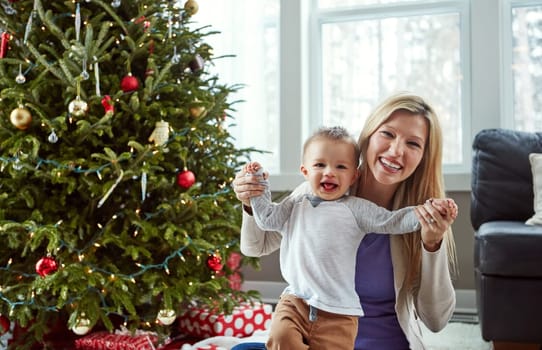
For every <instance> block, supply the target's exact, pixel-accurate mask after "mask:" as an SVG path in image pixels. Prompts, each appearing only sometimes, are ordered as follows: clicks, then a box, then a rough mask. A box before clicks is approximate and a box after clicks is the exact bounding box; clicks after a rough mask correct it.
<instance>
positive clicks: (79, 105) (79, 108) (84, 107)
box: [68, 96, 88, 117]
mask: <svg viewBox="0 0 542 350" xmlns="http://www.w3.org/2000/svg"><path fill="white" fill-rule="evenodd" d="M68 111H69V112H70V114H71V115H73V116H74V117H82V116H84V115H85V114H86V113H87V111H88V104H87V103H86V102H85V101H83V100H81V98H80V97H79V96H77V97H76V98H75V100H73V101H71V102H70V104H69V105H68Z"/></svg>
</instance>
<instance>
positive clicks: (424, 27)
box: [311, 0, 470, 171]
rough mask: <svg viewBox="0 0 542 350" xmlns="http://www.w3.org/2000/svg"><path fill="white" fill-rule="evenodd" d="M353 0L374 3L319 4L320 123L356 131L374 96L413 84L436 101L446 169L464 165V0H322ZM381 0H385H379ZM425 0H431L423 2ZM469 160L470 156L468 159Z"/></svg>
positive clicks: (340, 0)
mask: <svg viewBox="0 0 542 350" xmlns="http://www.w3.org/2000/svg"><path fill="white" fill-rule="evenodd" d="M345 2H348V4H349V5H352V3H355V2H357V3H370V4H373V5H371V6H364V7H359V8H356V7H349V8H348V9H347V10H343V9H341V8H340V7H338V6H336V7H333V10H323V9H316V10H315V11H314V12H315V13H316V14H317V19H316V22H317V26H318V27H317V28H316V29H315V30H313V32H315V33H320V34H321V35H320V37H317V38H316V39H315V41H317V40H319V41H320V50H319V51H316V52H315V54H314V55H312V56H314V57H319V58H320V57H321V60H318V59H316V60H314V61H315V62H316V64H318V63H320V64H321V67H320V68H319V72H318V73H317V74H316V76H320V77H321V79H320V82H319V83H318V82H317V83H315V84H314V85H319V86H321V92H318V93H319V94H320V96H321V98H320V99H318V98H312V101H319V100H321V101H322V106H321V112H315V113H311V115H312V116H315V118H313V121H312V124H314V125H311V127H312V128H314V127H317V126H318V124H325V125H336V124H341V125H344V126H346V127H347V128H348V129H349V130H351V132H352V133H353V134H354V135H358V134H359V132H360V131H361V128H362V126H363V123H364V121H365V118H366V117H367V116H368V115H369V113H370V112H371V110H372V109H373V108H374V107H375V106H376V105H377V103H378V102H379V101H380V100H382V99H383V98H385V97H386V96H389V95H390V94H392V93H394V92H396V91H400V90H408V91H412V92H414V93H416V94H419V95H421V96H423V97H425V98H426V99H428V100H429V101H430V102H431V105H432V106H433V107H434V108H435V110H436V111H437V113H438V115H439V119H440V121H441V124H442V129H443V131H444V154H443V160H444V165H445V168H446V169H447V170H448V171H452V170H453V169H466V168H467V166H468V165H467V164H466V163H467V162H466V160H467V159H466V158H467V157H466V156H465V152H464V151H463V144H462V140H463V139H465V136H466V135H464V132H466V131H468V128H465V127H464V125H465V123H464V118H465V114H466V113H465V111H468V107H469V105H468V100H464V98H463V96H464V95H465V93H467V94H468V90H469V85H468V81H464V79H463V77H464V76H468V73H467V70H468V61H467V60H466V59H463V57H464V56H462V53H463V52H465V51H466V50H467V48H468V38H467V37H466V36H465V35H464V34H463V33H467V32H468V26H467V23H468V12H467V10H466V7H465V6H464V4H465V2H464V1H455V2H452V3H450V2H449V1H447V2H446V3H442V4H440V3H438V2H435V3H433V4H429V5H426V6H424V7H423V8H422V7H421V6H420V4H421V2H417V1H409V2H407V1H402V2H401V1H399V2H398V1H397V0H395V2H398V3H397V4H394V5H393V6H390V5H389V4H388V3H389V2H390V1H381V2H380V4H379V3H378V2H377V1H374V0H372V1H370V0H362V1H360V0H358V1H346V0H335V1H333V0H320V3H324V4H325V5H328V6H329V5H331V4H332V3H335V4H336V5H341V4H343V3H345ZM382 3H384V5H382ZM423 3H424V4H427V2H426V1H425V2H423ZM469 160H470V159H469Z"/></svg>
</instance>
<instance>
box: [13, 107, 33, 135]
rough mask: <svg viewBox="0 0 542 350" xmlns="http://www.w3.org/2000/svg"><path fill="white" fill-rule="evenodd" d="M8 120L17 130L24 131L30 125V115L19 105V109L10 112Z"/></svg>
mask: <svg viewBox="0 0 542 350" xmlns="http://www.w3.org/2000/svg"><path fill="white" fill-rule="evenodd" d="M9 120H11V123H12V124H13V125H15V127H16V128H17V129H19V130H25V129H26V128H28V127H29V126H30V123H32V115H31V114H30V111H29V110H28V109H26V108H24V106H23V105H19V107H17V108H15V109H14V110H13V111H11V114H10V115H9Z"/></svg>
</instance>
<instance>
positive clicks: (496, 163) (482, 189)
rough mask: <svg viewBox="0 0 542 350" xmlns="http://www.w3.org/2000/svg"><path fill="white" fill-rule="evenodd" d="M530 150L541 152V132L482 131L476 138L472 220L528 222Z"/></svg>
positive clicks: (475, 223)
mask: <svg viewBox="0 0 542 350" xmlns="http://www.w3.org/2000/svg"><path fill="white" fill-rule="evenodd" d="M530 153H542V132H538V133H534V132H522V131H514V130H506V129H486V130H482V131H480V132H479V133H478V134H477V135H476V137H475V138H474V141H473V162H472V183H471V223H472V226H473V227H474V229H475V230H477V229H478V228H479V227H480V225H481V224H483V223H484V222H487V221H492V220H513V221H523V222H525V221H526V220H527V219H528V218H530V217H531V216H532V215H533V213H534V210H533V178H532V173H531V165H530V163H529V154H530Z"/></svg>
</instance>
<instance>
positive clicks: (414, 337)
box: [233, 93, 456, 350]
mask: <svg viewBox="0 0 542 350" xmlns="http://www.w3.org/2000/svg"><path fill="white" fill-rule="evenodd" d="M358 143H359V144H360V147H361V153H362V157H363V162H362V166H361V176H360V178H359V181H358V183H357V184H356V185H355V186H353V188H352V192H351V193H355V194H356V195H357V196H358V197H361V198H365V199H367V200H370V201H372V202H374V203H376V204H378V205H380V206H382V207H385V208H387V209H389V210H394V209H398V208H401V207H405V206H410V205H416V204H419V203H423V202H424V201H425V199H427V198H432V197H436V198H444V197H445V193H444V187H443V176H442V169H441V168H442V131H441V128H440V125H439V121H438V119H437V116H436V114H435V112H434V111H433V109H432V108H431V107H430V106H429V105H428V104H427V103H426V102H425V101H424V100H423V99H422V98H421V97H419V96H416V95H412V94H409V93H399V94H396V95H393V96H391V97H389V98H388V99H386V100H385V101H383V102H382V103H381V104H380V105H379V106H378V107H377V108H376V109H375V110H374V111H373V112H372V113H371V115H370V116H369V117H368V119H367V121H366V123H365V125H364V127H363V130H362V132H361V134H360V136H359V140H358ZM233 186H234V189H235V192H236V194H237V198H238V199H239V200H241V201H242V202H243V208H244V211H243V225H242V228H241V251H242V252H243V253H244V254H245V255H249V256H263V255H267V254H270V253H271V252H273V251H275V250H276V249H278V248H279V246H280V240H281V236H280V234H278V233H276V232H263V231H261V230H259V229H258V227H257V226H256V224H255V222H254V218H253V217H252V216H251V215H250V207H249V205H250V200H249V199H250V197H251V196H254V195H259V194H261V192H262V190H263V187H262V186H261V185H259V184H258V178H256V177H254V176H245V174H244V173H242V172H240V173H238V174H237V176H236V178H235V180H234V182H233ZM300 187H301V188H303V187H304V186H303V185H302V186H300ZM302 191H303V190H302ZM421 224H422V228H421V230H420V231H418V232H416V233H413V234H407V235H398V236H390V235H377V234H368V235H367V236H366V237H365V238H364V239H363V241H362V242H361V244H360V247H359V249H358V254H357V257H356V259H357V268H356V290H357V292H358V295H359V297H360V301H361V304H362V305H363V308H364V310H365V316H364V317H361V318H360V319H359V326H358V335H357V338H356V345H355V349H368V350H372V349H375V350H386V349H389V350H401V349H413V350H419V349H426V347H425V346H424V343H423V340H422V336H421V330H420V326H419V323H418V320H421V321H422V322H423V323H424V324H425V326H426V327H427V328H429V329H430V330H432V331H434V332H436V331H439V330H441V329H442V328H444V326H445V325H446V324H447V323H448V321H449V319H450V317H451V316H452V313H453V311H454V308H455V293H454V288H453V285H452V279H451V276H452V275H453V274H455V272H456V269H455V266H456V261H455V260H456V259H455V246H454V240H453V235H452V231H451V228H450V223H449V222H448V221H446V220H444V219H440V218H438V217H437V219H436V220H435V221H433V222H423V221H422V222H421Z"/></svg>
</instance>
